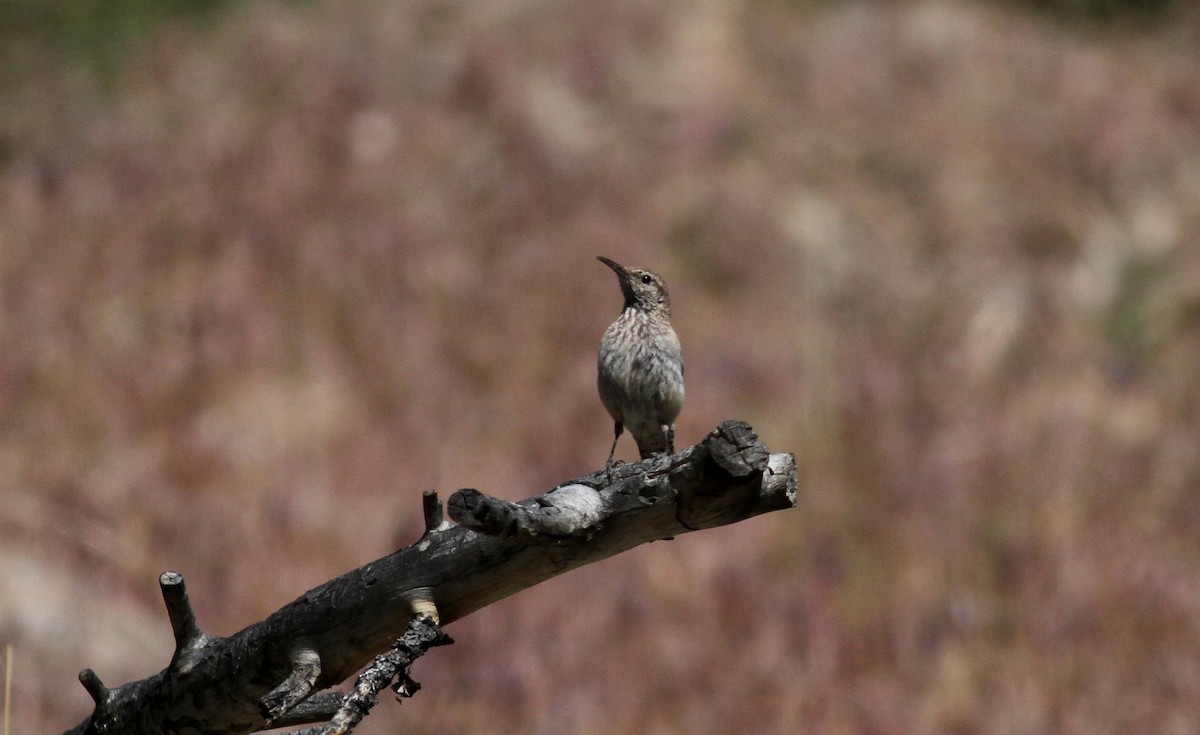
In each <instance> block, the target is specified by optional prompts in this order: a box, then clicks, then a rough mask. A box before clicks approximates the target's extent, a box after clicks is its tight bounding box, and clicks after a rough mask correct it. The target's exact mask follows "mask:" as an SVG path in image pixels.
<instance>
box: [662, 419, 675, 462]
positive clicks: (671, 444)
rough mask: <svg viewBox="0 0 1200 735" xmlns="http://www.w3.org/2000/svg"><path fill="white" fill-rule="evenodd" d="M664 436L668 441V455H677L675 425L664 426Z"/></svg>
mask: <svg viewBox="0 0 1200 735" xmlns="http://www.w3.org/2000/svg"><path fill="white" fill-rule="evenodd" d="M663 435H664V436H665V437H666V439H667V454H668V455H671V454H674V453H675V424H663Z"/></svg>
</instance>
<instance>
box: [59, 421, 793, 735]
mask: <svg viewBox="0 0 1200 735" xmlns="http://www.w3.org/2000/svg"><path fill="white" fill-rule="evenodd" d="M795 502H796V474H795V461H794V459H793V457H792V456H791V455H790V454H769V453H768V452H767V450H766V448H764V447H763V445H762V444H761V443H760V442H759V440H758V437H757V436H755V435H754V432H753V431H752V430H751V429H750V427H749V426H748V425H747V424H745V423H742V422H737V421H726V422H724V423H722V424H721V425H719V426H718V427H717V428H716V429H715V430H713V432H712V433H710V434H709V435H708V436H707V437H705V438H704V440H703V441H701V442H700V443H699V444H696V445H695V446H693V447H690V448H688V449H686V450H683V451H681V452H679V453H677V454H675V455H672V456H670V457H667V456H662V457H654V458H652V459H648V460H645V461H642V462H638V463H634V464H625V465H619V466H616V467H614V468H613V469H612V471H611V472H606V471H603V470H602V471H600V472H595V473H593V474H590V475H587V476H584V477H581V478H578V479H576V480H573V481H571V482H568V483H564V484H563V485H561V486H559V487H557V488H555V489H553V490H550V491H549V492H546V493H544V494H542V495H538V496H536V497H533V498H529V499H528V500H524V501H521V502H519V503H511V502H508V501H504V500H500V499H497V498H493V497H489V496H487V495H485V494H483V493H480V492H478V491H474V490H462V491H459V492H458V493H455V494H454V495H453V496H452V497H451V499H450V502H449V512H450V516H451V518H453V519H454V520H456V521H458V523H459V524H460V525H458V526H451V525H449V524H448V523H447V522H446V521H445V520H444V518H443V517H442V509H441V505H440V503H438V501H437V498H436V496H435V495H433V494H432V493H427V494H426V497H425V502H424V514H425V525H426V531H425V534H424V535H423V536H422V537H421V539H420V540H419V541H418V542H417V543H415V544H413V545H412V546H408V547H406V548H403V549H400V550H399V551H397V552H395V553H393V554H390V555H388V556H386V557H384V558H382V559H379V560H377V561H374V562H371V563H369V564H367V565H365V566H363V567H360V568H358V569H355V570H354V571H351V572H347V573H346V574H343V575H342V576H340V577H338V578H336V579H334V580H331V581H329V582H327V583H325V584H323V585H321V586H320V587H317V588H315V589H313V590H310V591H308V592H306V593H305V594H303V595H302V596H300V597H299V598H298V599H297V600H295V601H294V602H291V603H290V604H288V605H286V606H284V607H283V608H281V609H280V610H278V611H277V612H275V613H274V614H272V615H271V616H270V617H268V618H267V619H266V620H263V621H261V622H258V623H255V624H253V625H251V626H249V627H247V628H245V629H244V630H242V631H240V632H238V633H235V634H234V635H231V636H229V637H226V638H214V637H209V636H206V635H205V634H204V633H202V632H201V631H200V628H199V627H198V626H197V624H196V619H195V615H194V614H193V612H192V609H191V606H190V604H189V603H188V597H187V594H186V592H185V590H184V586H183V578H182V576H180V575H178V574H176V573H173V572H167V573H166V574H164V575H162V577H161V578H160V580H159V581H160V586H161V587H162V592H163V599H164V601H165V602H166V605H167V612H168V615H169V617H170V619H171V625H172V629H173V630H174V633H175V652H174V655H173V656H172V657H171V662H170V664H169V665H168V667H167V668H166V669H164V670H163V671H160V672H159V673H157V674H155V675H153V676H150V677H147V678H146V679H142V680H140V681H135V682H132V683H130V684H126V685H124V686H121V687H117V688H115V689H109V688H107V687H105V686H104V684H103V683H101V681H100V679H99V677H98V676H96V674H95V673H93V672H92V671H91V670H90V669H86V670H84V671H83V672H82V673H81V674H80V681H81V682H82V683H83V685H84V687H85V688H86V689H87V691H88V693H89V694H90V695H91V696H92V699H93V700H94V701H95V703H96V706H95V710H94V711H93V713H92V715H91V716H90V717H88V718H87V719H86V720H85V721H84V722H82V723H81V724H80V725H79V726H77V727H75V728H74V729H72V730H70V731H68V732H69V733H84V734H87V735H93V734H95V735H100V734H103V733H124V734H129V735H136V734H138V733H203V734H208V735H216V734H225V733H251V732H256V731H259V730H262V729H265V728H267V727H268V726H271V725H272V724H273V725H275V726H279V725H282V724H284V723H287V724H305V723H313V722H320V721H325V722H328V721H329V718H330V711H331V709H335V708H336V706H337V705H338V704H339V703H340V702H342V701H343V700H342V698H341V695H340V694H339V695H336V696H330V695H328V694H324V693H322V694H316V695H315V696H314V693H318V692H321V691H322V690H324V689H328V688H329V687H332V686H334V685H336V684H338V683H340V682H342V681H343V680H345V679H347V678H348V677H349V676H351V675H352V674H353V673H354V672H356V671H358V670H359V669H361V668H362V667H363V666H364V665H365V664H367V663H368V662H369V661H370V660H371V659H372V658H373V657H374V656H376V654H378V653H380V652H381V651H385V650H387V649H388V648H389V647H390V646H391V645H392V644H393V642H394V641H396V640H397V639H398V638H400V636H401V634H403V633H404V631H405V629H406V627H408V626H409V624H410V621H413V620H414V619H416V618H418V617H421V616H424V617H428V618H430V620H431V621H432V622H433V623H434V624H435V625H434V627H435V628H437V625H446V624H448V623H451V622H453V621H455V620H457V619H459V618H461V617H463V616H465V615H468V614H470V613H472V612H474V611H476V610H479V609H480V608H483V607H486V606H487V605H490V604H492V603H493V602H496V601H497V600H500V599H503V598H505V597H507V596H509V595H511V594H513V593H515V592H519V591H520V590H523V589H526V588H528V587H532V586H533V585H535V584H538V583H539V582H542V581H545V580H547V579H550V578H551V577H554V576H557V575H559V574H562V573H563V572H567V571H570V570H572V569H576V568H578V567H581V566H583V565H585V564H590V563H592V562H596V561H600V560H601V559H606V558H608V557H610V556H613V555H615V554H619V553H621V552H622V551H626V550H628V549H630V548H633V547H635V546H638V545H640V544H644V543H647V542H649V541H656V540H660V539H669V538H672V537H674V536H677V535H679V534H683V533H687V532H689V531H698V530H701V529H705V528H713V527H716V526H723V525H727V524H730V523H736V522H738V521H742V520H745V519H747V518H751V517H754V516H757V515H760V514H762V513H767V512H770V511H773V510H781V509H784V508H790V507H793V506H794V505H795ZM439 632H440V629H439ZM409 663H411V660H410V661H409ZM404 670H406V669H404ZM405 676H406V675H405ZM404 681H405V679H402V683H403V682H404ZM408 681H411V680H408Z"/></svg>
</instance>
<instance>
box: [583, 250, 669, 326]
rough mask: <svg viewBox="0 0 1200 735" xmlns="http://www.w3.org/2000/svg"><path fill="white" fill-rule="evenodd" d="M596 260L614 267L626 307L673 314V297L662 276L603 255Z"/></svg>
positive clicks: (667, 314)
mask: <svg viewBox="0 0 1200 735" xmlns="http://www.w3.org/2000/svg"><path fill="white" fill-rule="evenodd" d="M596 260H599V261H600V262H601V263H603V264H605V265H607V266H608V267H609V268H612V269H613V271H614V272H615V273H616V274H617V281H618V282H620V284H621V293H622V294H624V295H625V308H626V309H628V308H630V307H633V308H635V309H641V310H642V311H647V312H659V313H662V314H665V315H666V316H668V317H669V316H670V315H671V297H670V296H668V295H667V284H666V282H665V281H663V279H662V276H660V275H658V274H657V273H654V272H652V271H648V270H646V269H645V268H626V267H625V266H623V265H621V264H620V263H618V262H616V261H615V260H610V259H609V258H606V257H604V256H603V255H600V256H597V257H596Z"/></svg>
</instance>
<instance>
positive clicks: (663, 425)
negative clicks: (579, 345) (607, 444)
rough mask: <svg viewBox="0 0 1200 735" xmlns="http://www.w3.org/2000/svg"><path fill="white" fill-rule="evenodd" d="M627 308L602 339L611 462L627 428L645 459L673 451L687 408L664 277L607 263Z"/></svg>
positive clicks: (601, 380) (599, 381)
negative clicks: (677, 428) (678, 425)
mask: <svg viewBox="0 0 1200 735" xmlns="http://www.w3.org/2000/svg"><path fill="white" fill-rule="evenodd" d="M599 260H600V262H602V263H604V264H605V265H607V266H608V267H609V268H612V269H613V271H614V272H615V273H616V274H617V280H618V281H619V282H620V285H621V293H622V294H623V295H624V297H625V305H624V308H622V310H621V314H620V315H619V316H618V317H617V319H616V321H614V322H613V323H612V324H611V325H609V327H608V329H606V330H605V331H604V336H603V337H602V338H601V340H600V355H599V360H598V367H599V370H598V378H597V386H598V387H599V390H600V401H601V403H603V404H604V408H605V409H606V410H607V411H608V414H609V415H610V416H612V419H613V422H614V426H613V433H614V437H613V446H612V450H611V451H610V452H609V453H608V461H609V463H611V462H612V457H613V453H614V452H615V451H616V448H617V440H619V439H620V438H621V432H622V430H623V429H629V433H630V434H632V435H633V439H634V441H636V442H637V446H638V453H639V454H640V455H641V457H642V459H646V458H647V457H650V456H651V455H653V454H656V453H660V452H668V453H670V452H674V451H675V446H674V443H675V418H676V417H677V416H678V415H679V411H680V409H682V408H683V355H682V353H681V351H680V348H679V338H678V337H677V336H676V335H675V330H674V329H672V328H671V300H670V297H669V296H668V295H667V286H666V284H665V283H664V282H663V280H662V278H661V277H659V276H658V275H657V274H655V273H651V272H650V271H648V270H644V269H642V268H626V267H624V266H621V265H620V264H618V263H616V262H614V261H612V260H609V259H608V258H604V257H601V258H599Z"/></svg>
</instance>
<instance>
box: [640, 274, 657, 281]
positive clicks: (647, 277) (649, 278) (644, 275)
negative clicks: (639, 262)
mask: <svg viewBox="0 0 1200 735" xmlns="http://www.w3.org/2000/svg"><path fill="white" fill-rule="evenodd" d="M653 280H654V279H653V278H651V277H650V274H649V273H643V274H642V283H650V282H651V281H653Z"/></svg>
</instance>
